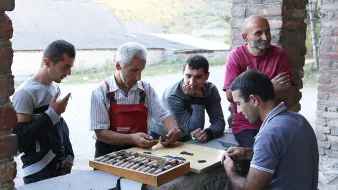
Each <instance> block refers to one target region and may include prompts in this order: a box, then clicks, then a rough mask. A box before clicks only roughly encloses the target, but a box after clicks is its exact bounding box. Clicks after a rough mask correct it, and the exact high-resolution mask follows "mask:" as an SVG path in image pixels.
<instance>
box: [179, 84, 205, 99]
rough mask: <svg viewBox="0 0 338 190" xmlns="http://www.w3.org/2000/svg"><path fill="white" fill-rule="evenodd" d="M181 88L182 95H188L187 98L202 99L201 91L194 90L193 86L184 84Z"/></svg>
mask: <svg viewBox="0 0 338 190" xmlns="http://www.w3.org/2000/svg"><path fill="white" fill-rule="evenodd" d="M182 88H183V92H184V94H186V95H189V96H192V97H203V95H202V91H201V90H196V89H195V88H194V86H192V85H190V84H188V85H186V84H184V85H183V86H182Z"/></svg>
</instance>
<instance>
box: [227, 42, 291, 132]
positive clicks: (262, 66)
mask: <svg viewBox="0 0 338 190" xmlns="http://www.w3.org/2000/svg"><path fill="white" fill-rule="evenodd" d="M247 67H249V68H250V69H256V70H258V71H260V72H262V73H264V74H265V75H266V76H268V77H269V78H270V79H272V78H274V77H275V76H276V75H278V74H279V73H282V72H288V73H289V76H290V79H291V80H292V78H293V76H292V68H291V64H290V58H289V56H288V55H287V54H286V52H285V51H284V50H283V49H282V48H279V47H277V46H273V45H270V47H269V48H268V49H267V51H266V53H265V54H264V55H260V56H253V55H252V54H251V53H249V52H248V50H247V49H246V46H245V45H243V46H239V47H237V48H236V49H234V50H233V51H231V52H230V54H229V56H228V59H227V63H226V70H225V80H224V87H223V90H224V91H225V90H226V89H229V88H230V87H231V83H232V82H233V81H234V80H235V78H236V77H237V76H239V75H240V74H241V73H243V72H245V71H246V70H247ZM233 107H234V118H233V120H232V130H233V133H234V134H235V135H236V134H237V133H239V132H241V131H243V130H245V129H259V128H260V124H258V125H257V124H251V123H249V121H248V120H247V119H246V118H245V117H244V116H243V115H242V114H238V113H237V107H236V105H235V104H233Z"/></svg>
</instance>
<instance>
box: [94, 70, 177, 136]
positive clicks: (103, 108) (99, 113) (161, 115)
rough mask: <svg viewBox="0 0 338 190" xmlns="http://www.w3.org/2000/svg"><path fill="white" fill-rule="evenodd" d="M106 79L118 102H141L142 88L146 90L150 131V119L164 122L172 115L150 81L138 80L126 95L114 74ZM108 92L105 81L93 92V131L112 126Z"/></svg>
mask: <svg viewBox="0 0 338 190" xmlns="http://www.w3.org/2000/svg"><path fill="white" fill-rule="evenodd" d="M106 81H107V82H108V84H109V87H110V89H109V91H110V92H114V93H115V99H116V102H117V104H139V101H140V96H139V94H140V92H141V90H144V91H145V92H146V99H145V106H146V107H148V119H147V122H148V132H149V130H150V123H151V122H150V121H151V120H152V119H154V120H156V121H157V122H159V123H162V121H163V120H164V119H165V118H167V117H168V116H170V115H171V114H170V112H169V111H168V110H166V109H165V108H164V107H163V106H162V104H161V102H160V100H159V98H158V96H157V94H156V93H155V91H154V89H153V88H152V87H151V86H150V84H149V83H147V82H144V81H142V82H141V81H138V82H137V83H136V84H135V85H134V86H133V87H131V89H130V90H129V92H128V94H127V96H126V94H125V93H124V92H123V91H122V90H121V89H119V87H118V86H117V84H116V81H115V77H114V75H112V76H111V77H109V78H107V79H106ZM142 83H143V85H142ZM107 92H108V91H107V87H106V85H105V83H104V82H102V83H101V84H100V85H99V86H98V87H97V88H96V89H94V90H93V92H92V95H91V104H90V120H91V123H90V130H91V131H93V130H98V129H109V128H110V121H109V115H108V109H109V106H110V102H109V100H108V98H107V97H106V93H107Z"/></svg>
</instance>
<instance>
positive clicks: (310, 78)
mask: <svg viewBox="0 0 338 190" xmlns="http://www.w3.org/2000/svg"><path fill="white" fill-rule="evenodd" d="M224 62H225V60H224V59H217V60H210V62H209V64H210V66H211V67H212V66H219V65H224ZM182 64H183V59H174V60H171V61H165V62H161V63H157V64H153V65H148V66H147V67H146V68H145V69H144V71H143V72H142V76H158V75H164V74H173V73H177V72H181V71H182ZM313 64H314V63H313V62H312V63H307V64H305V65H304V68H303V69H304V78H303V85H304V87H314V86H316V85H317V82H318V81H317V79H316V74H317V72H316V71H313V70H312V67H313ZM114 72H115V68H114V67H112V66H111V65H109V64H105V65H103V66H101V67H97V68H91V69H74V70H73V72H72V75H71V76H68V77H67V78H66V79H64V80H62V83H68V84H83V83H97V82H100V81H103V79H105V78H107V77H109V76H111V75H112V74H113V73H114ZM26 78H27V77H16V78H15V88H17V87H18V86H19V85H20V84H21V83H22V82H23V81H24V80H26Z"/></svg>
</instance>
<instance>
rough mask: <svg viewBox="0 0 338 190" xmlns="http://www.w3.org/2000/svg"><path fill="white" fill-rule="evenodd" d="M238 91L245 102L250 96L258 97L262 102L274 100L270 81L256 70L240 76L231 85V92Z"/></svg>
mask: <svg viewBox="0 0 338 190" xmlns="http://www.w3.org/2000/svg"><path fill="white" fill-rule="evenodd" d="M236 90H239V92H240V96H241V97H242V98H243V99H244V101H245V102H247V101H249V97H250V95H257V96H259V97H260V98H261V99H262V101H264V102H267V101H268V100H273V99H275V91H274V88H273V85H272V82H271V81H270V79H269V78H268V77H267V76H266V75H264V74H263V73H261V72H259V71H257V70H250V71H246V72H244V73H242V74H240V75H239V76H238V77H237V78H235V80H234V81H233V82H232V84H231V91H236Z"/></svg>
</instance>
